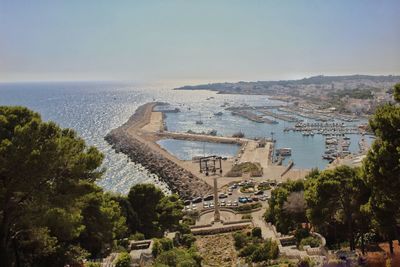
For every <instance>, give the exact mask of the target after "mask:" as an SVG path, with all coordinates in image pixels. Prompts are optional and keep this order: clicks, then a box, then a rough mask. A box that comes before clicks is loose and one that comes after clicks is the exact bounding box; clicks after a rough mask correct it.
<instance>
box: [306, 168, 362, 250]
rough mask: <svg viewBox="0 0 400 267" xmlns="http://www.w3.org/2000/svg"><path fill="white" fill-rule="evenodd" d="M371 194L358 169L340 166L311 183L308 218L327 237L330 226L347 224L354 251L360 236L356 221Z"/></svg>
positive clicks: (348, 238)
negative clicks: (358, 235) (356, 237)
mask: <svg viewBox="0 0 400 267" xmlns="http://www.w3.org/2000/svg"><path fill="white" fill-rule="evenodd" d="M367 192H368V191H367V189H366V186H365V183H364V182H363V180H362V179H361V175H360V174H359V171H358V170H357V169H353V168H350V167H348V166H339V167H337V168H335V169H333V170H325V171H323V172H321V173H320V174H319V175H318V176H317V177H314V178H312V179H310V180H308V182H307V189H306V193H305V198H306V201H307V207H308V209H307V217H308V219H309V220H310V222H311V223H312V224H313V225H314V226H315V227H316V229H317V230H319V231H321V232H322V233H323V234H326V233H327V232H328V231H329V228H330V227H332V226H334V227H335V226H336V225H340V224H343V225H344V226H345V228H344V229H343V230H344V232H345V233H346V236H347V240H348V241H349V243H350V249H351V250H354V249H355V234H356V233H357V227H356V224H355V222H354V221H355V219H356V217H357V216H358V214H360V210H361V206H362V205H363V204H364V203H365V201H366V199H365V195H366V194H367Z"/></svg>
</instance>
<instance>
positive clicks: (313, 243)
mask: <svg viewBox="0 0 400 267" xmlns="http://www.w3.org/2000/svg"><path fill="white" fill-rule="evenodd" d="M320 244H321V242H320V240H319V238H317V237H313V236H309V237H306V238H304V239H302V240H301V241H300V246H299V247H300V248H303V247H304V246H310V247H312V248H315V247H318V246H319V245H320Z"/></svg>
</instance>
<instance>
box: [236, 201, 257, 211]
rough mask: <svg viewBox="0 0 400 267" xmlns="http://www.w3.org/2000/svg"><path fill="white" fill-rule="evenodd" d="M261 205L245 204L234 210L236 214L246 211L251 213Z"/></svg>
mask: <svg viewBox="0 0 400 267" xmlns="http://www.w3.org/2000/svg"><path fill="white" fill-rule="evenodd" d="M261 206H262V205H261V203H260V202H256V203H250V204H245V205H242V206H238V207H235V208H234V210H235V211H237V212H246V211H251V210H254V209H257V208H260V207H261Z"/></svg>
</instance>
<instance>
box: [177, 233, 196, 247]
mask: <svg viewBox="0 0 400 267" xmlns="http://www.w3.org/2000/svg"><path fill="white" fill-rule="evenodd" d="M195 241H196V237H194V235H193V234H184V235H182V238H181V240H180V243H181V244H182V245H183V246H185V247H187V248H190V247H191V246H192V245H193V243H194V242H195Z"/></svg>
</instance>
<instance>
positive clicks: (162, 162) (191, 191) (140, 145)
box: [105, 102, 309, 199]
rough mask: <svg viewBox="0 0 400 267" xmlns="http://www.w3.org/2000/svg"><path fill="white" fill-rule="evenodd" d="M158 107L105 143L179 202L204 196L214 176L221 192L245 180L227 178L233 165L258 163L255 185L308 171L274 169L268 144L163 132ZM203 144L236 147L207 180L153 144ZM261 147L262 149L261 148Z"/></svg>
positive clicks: (194, 166) (149, 107)
mask: <svg viewBox="0 0 400 267" xmlns="http://www.w3.org/2000/svg"><path fill="white" fill-rule="evenodd" d="M158 104H159V103H158V102H152V103H147V104H144V105H142V106H140V107H139V108H138V109H137V110H136V112H135V113H134V114H133V115H132V116H131V117H130V118H129V120H128V121H127V122H126V123H124V124H123V125H121V126H120V127H118V128H116V129H114V130H112V131H111V132H110V133H109V134H107V136H106V137H105V140H106V141H107V142H108V143H109V144H111V145H112V146H113V148H114V149H115V150H116V151H117V152H122V153H124V154H126V155H128V157H129V158H130V159H131V160H132V161H133V162H136V163H140V164H142V165H143V166H144V167H146V168H147V169H148V170H149V171H150V172H151V173H154V174H156V175H157V176H159V178H160V179H161V180H163V181H164V182H165V183H166V184H167V185H168V187H169V188H170V189H171V191H172V192H175V193H178V194H179V195H180V196H181V197H182V198H184V199H187V198H190V197H198V196H205V195H207V194H209V193H210V192H211V188H212V186H213V177H214V176H215V175H217V176H218V184H219V186H220V187H221V188H222V187H224V186H226V185H227V184H229V183H232V181H238V179H239V180H244V179H248V178H249V177H247V176H246V177H244V176H243V177H227V176H226V174H227V173H228V172H229V171H230V170H231V169H232V168H233V166H234V165H236V164H238V163H244V162H254V163H259V164H260V165H261V167H262V169H263V175H262V176H261V177H252V178H253V179H254V180H256V181H265V180H275V181H277V182H282V181H286V180H287V179H302V178H304V176H305V175H306V174H307V173H308V172H309V170H299V169H293V168H291V167H292V166H290V168H289V170H288V168H287V166H277V165H276V164H274V163H273V162H272V147H273V143H272V142H271V141H269V140H252V139H247V138H235V137H224V136H213V135H206V134H196V133H177V132H169V131H165V130H164V122H163V118H164V114H163V113H162V112H160V111H159V110H160V109H155V110H154V107H156V106H157V105H158ZM168 138H169V139H178V140H191V141H204V142H214V143H225V144H237V145H239V146H240V149H239V152H238V154H237V155H235V156H234V157H229V158H226V159H225V160H223V161H222V169H223V172H222V173H217V174H215V175H210V176H207V175H205V174H204V173H201V172H200V170H199V164H198V162H196V161H192V160H180V159H178V158H176V157H175V156H174V155H172V154H171V153H169V152H168V151H167V150H165V149H163V148H162V147H160V145H158V144H157V141H158V140H161V139H168ZM261 144H262V145H261Z"/></svg>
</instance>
